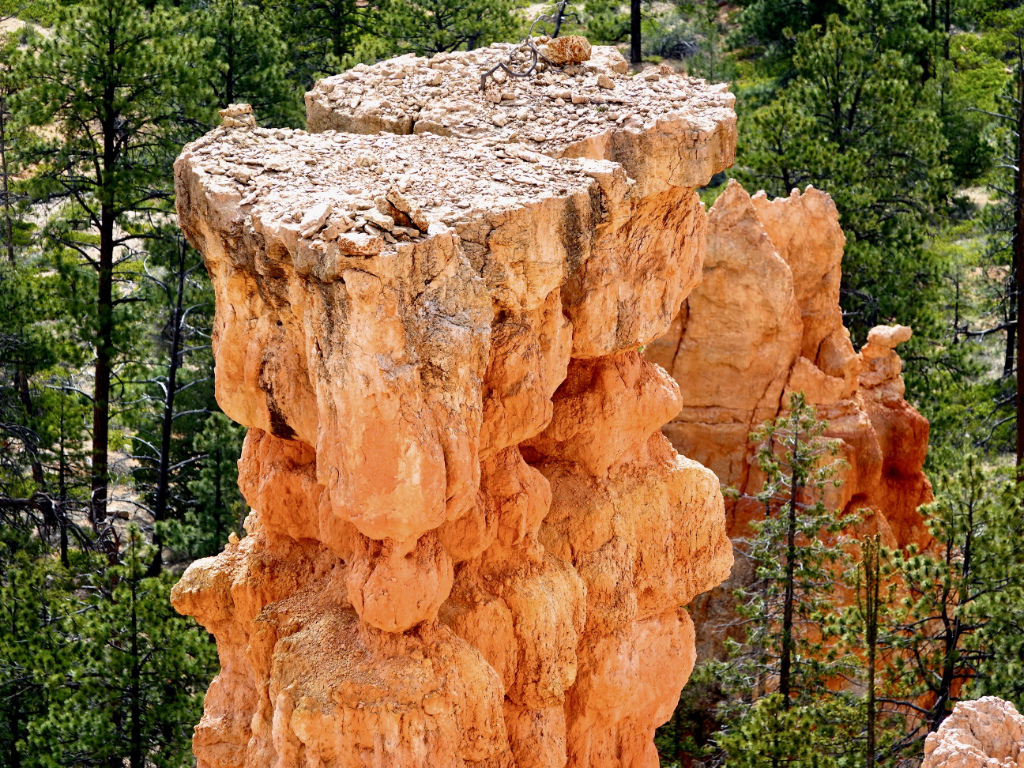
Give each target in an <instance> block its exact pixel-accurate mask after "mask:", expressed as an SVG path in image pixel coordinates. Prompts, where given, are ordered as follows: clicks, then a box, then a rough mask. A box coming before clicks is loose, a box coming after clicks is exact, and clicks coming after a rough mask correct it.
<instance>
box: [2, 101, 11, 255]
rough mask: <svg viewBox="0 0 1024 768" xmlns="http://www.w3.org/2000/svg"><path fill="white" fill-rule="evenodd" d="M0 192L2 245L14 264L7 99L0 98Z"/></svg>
mask: <svg viewBox="0 0 1024 768" xmlns="http://www.w3.org/2000/svg"><path fill="white" fill-rule="evenodd" d="M0 184H2V186H0V192H2V193H3V197H4V246H5V250H6V251H7V260H8V261H9V262H10V263H11V264H12V265H13V264H14V214H13V206H12V205H11V174H10V170H9V167H8V165H7V99H6V98H0Z"/></svg>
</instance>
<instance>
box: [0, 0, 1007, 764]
mask: <svg viewBox="0 0 1024 768" xmlns="http://www.w3.org/2000/svg"><path fill="white" fill-rule="evenodd" d="M555 10H556V9H554V8H553V6H551V5H550V4H548V5H545V4H541V3H535V4H528V3H526V2H524V1H523V0H413V1H411V2H406V1H404V0H370V1H369V2H368V1H367V0H294V1H293V2H285V1H284V0H0V768H56V767H58V766H60V767H68V768H70V767H72V766H74V767H75V768H78V767H81V768H115V767H117V768H120V767H121V766H128V767H130V768H147V767H149V766H153V767H154V768H184V767H185V766H193V765H196V759H195V757H194V756H193V753H192V736H193V728H194V727H195V725H196V724H197V723H198V722H199V720H200V718H201V717H202V714H203V702H204V695H205V694H206V691H207V688H208V686H209V685H210V682H211V680H212V679H213V678H214V677H215V675H217V674H218V671H219V669H220V661H219V660H218V654H217V646H216V644H215V643H214V642H213V639H212V636H211V635H209V634H208V633H207V631H206V630H205V629H204V628H203V627H201V626H200V625H199V624H198V623H196V621H194V620H193V619H192V618H189V617H186V616H182V615H179V614H178V613H177V612H176V611H175V610H174V609H173V608H172V606H171V599H170V594H171V590H172V588H173V587H174V585H175V583H176V582H177V581H178V580H179V578H181V575H182V573H183V572H184V571H185V569H186V568H187V567H188V566H189V564H191V563H192V562H194V561H196V560H198V559H200V558H206V557H210V556H213V555H216V554H218V553H219V552H220V551H221V550H222V549H223V548H224V546H225V544H226V543H227V542H228V541H229V540H231V541H237V540H238V539H239V538H244V537H245V536H246V530H245V528H244V527H243V523H244V521H245V519H246V516H247V515H248V513H249V511H250V510H249V507H248V505H247V503H246V500H245V499H244V498H243V496H242V494H241V492H240V491H239V487H238V480H239V478H238V474H239V471H238V466H237V463H238V460H239V457H240V455H241V451H242V445H243V439H244V438H245V434H246V433H245V428H244V427H242V426H240V425H239V424H236V423H234V422H233V421H232V420H231V419H229V418H228V417H227V416H226V415H225V414H224V413H222V412H221V409H220V408H219V407H218V403H217V398H216V397H215V382H214V356H213V352H212V350H211V341H212V336H213V328H214V323H215V301H214V292H213V288H212V286H211V280H210V276H209V274H208V272H207V269H206V267H205V265H204V261H203V256H202V255H201V254H200V253H199V252H198V251H197V250H195V249H194V248H193V247H192V245H190V244H189V243H188V242H187V241H186V239H185V236H184V234H183V233H182V231H181V230H180V229H179V228H178V224H177V218H176V213H175V181H174V162H175V159H176V158H177V157H178V155H179V154H180V153H181V151H182V147H183V146H184V145H185V144H187V143H189V142H192V141H195V140H197V139H198V138H200V137H201V136H203V135H204V134H206V133H207V132H209V131H211V130H212V129H213V128H215V127H216V126H218V125H220V123H221V116H220V115H219V112H218V111H219V110H221V109H223V108H225V107H227V106H228V105H229V104H237V103H246V104H250V105H251V106H252V111H253V114H254V115H255V117H256V120H257V121H258V123H259V125H260V126H262V127H266V128H295V129H304V128H305V127H306V117H305V107H304V102H303V95H304V94H305V93H306V92H307V91H309V90H310V89H311V88H313V86H314V84H315V83H316V82H317V81H318V80H319V79H321V78H324V77H327V76H330V75H336V74H339V73H343V72H346V71H348V70H350V69H352V68H353V67H358V66H359V65H371V64H373V63H375V62H378V61H381V60H383V59H387V58H391V57H395V56H402V55H405V54H415V55H417V56H428V57H430V56H434V55H435V54H439V53H447V52H454V51H468V50H474V49H478V48H481V47H486V46H489V45H491V44H492V43H495V42H509V43H515V42H518V41H520V40H522V39H523V38H524V37H526V36H527V35H528V34H529V30H530V28H531V24H532V23H533V22H534V19H536V18H537V17H539V16H541V15H543V14H550V13H552V12H553V11H555ZM568 11H569V12H568V13H567V15H566V16H565V18H564V19H563V20H562V21H561V25H562V29H561V30H560V32H561V34H562V35H568V34H573V35H583V36H586V37H587V38H588V39H589V40H590V42H591V43H592V44H593V45H595V46H596V45H614V46H617V47H618V48H619V50H620V51H621V52H622V54H623V55H624V56H625V57H626V59H627V60H629V62H630V67H631V70H630V71H631V72H632V71H638V72H639V71H641V70H642V69H643V68H644V67H645V66H651V65H656V66H657V65H660V66H662V67H670V68H672V70H673V71H675V72H679V73H685V74H687V75H689V76H692V77H698V78H703V79H704V80H706V81H708V82H709V83H716V84H718V83H721V84H728V88H729V90H730V91H731V92H732V93H733V94H735V96H736V102H735V111H736V114H737V120H738V123H737V126H738V129H737V130H738V144H737V150H736V161H735V164H734V165H733V166H732V167H731V168H729V169H728V170H726V171H724V172H720V173H717V174H716V175H715V176H714V177H713V178H712V179H711V182H710V184H709V185H708V186H705V187H703V188H702V189H700V190H699V194H700V199H701V201H703V203H704V204H705V205H706V206H707V208H709V209H710V208H711V206H712V205H713V204H714V203H715V201H716V199H718V197H719V195H722V194H724V193H725V191H726V189H727V187H728V185H729V183H730V182H731V181H732V180H736V181H738V182H740V183H741V184H742V185H743V186H744V187H745V188H746V189H747V190H749V191H750V192H751V193H754V192H755V191H757V190H764V191H765V192H766V193H767V195H768V196H769V198H772V197H786V196H788V195H789V194H790V191H791V190H792V189H793V188H799V189H800V190H804V189H805V188H806V187H807V186H808V185H812V186H813V187H814V188H815V189H818V190H822V191H824V192H827V193H828V194H829V195H831V198H832V200H833V201H834V202H835V206H836V208H837V209H838V212H839V222H840V224H841V226H842V231H843V232H844V233H845V237H846V244H845V251H844V255H843V260H842V284H841V292H840V301H841V307H842V317H843V323H844V324H845V326H846V327H847V328H848V329H849V332H850V336H851V339H852V342H853V345H854V347H856V348H857V349H860V348H861V347H862V346H864V345H865V344H866V343H867V342H868V334H869V332H870V331H871V329H872V328H874V327H875V326H878V325H897V324H898V325H906V326H910V327H912V328H913V336H912V337H911V338H910V340H909V341H907V342H906V343H904V344H903V345H902V346H901V347H900V351H899V354H900V357H901V358H902V361H903V372H902V375H903V378H904V381H905V384H906V394H905V397H906V401H907V403H910V404H912V405H913V407H914V408H916V409H917V410H918V411H919V412H920V413H921V415H923V416H924V417H925V418H926V419H927V420H928V422H929V423H930V435H929V438H928V451H927V461H926V464H925V466H924V471H925V473H926V474H927V476H928V478H929V479H930V482H931V485H932V492H933V494H934V498H933V500H932V501H931V502H929V503H927V504H925V505H924V506H923V507H921V509H920V513H921V515H922V517H923V519H924V524H925V525H926V526H927V533H928V537H929V541H931V542H932V543H931V544H930V546H928V547H926V548H922V547H918V546H916V545H910V546H906V547H892V546H888V545H887V544H886V541H885V540H884V537H882V536H879V535H857V536H851V535H848V534H849V532H850V531H851V530H852V529H854V528H856V529H857V530H859V531H863V530H867V528H866V527H865V524H863V523H864V521H863V520H860V519H857V520H854V519H852V518H851V516H850V514H849V513H848V511H847V512H844V511H843V510H842V509H837V508H834V507H833V505H830V503H829V500H830V499H831V498H833V497H834V496H835V494H833V493H832V490H833V489H834V488H835V486H836V485H837V484H838V483H840V482H841V480H840V479H839V478H838V474H837V472H838V470H837V468H838V467H839V466H840V464H841V463H842V459H841V457H839V456H838V455H837V453H838V449H837V447H836V445H835V444H834V442H833V441H831V440H830V439H828V436H827V435H826V430H827V428H828V424H827V422H826V420H825V419H823V418H821V417H820V416H819V414H818V413H817V412H816V410H815V408H814V407H813V405H812V404H810V403H808V402H807V401H806V399H805V398H804V397H803V395H802V394H800V393H791V396H790V395H787V397H788V398H789V399H788V402H787V404H786V407H785V409H784V413H780V415H779V416H778V418H775V419H770V420H768V421H764V422H763V423H754V424H752V425H751V434H750V444H751V446H752V453H751V455H752V457H753V459H752V460H753V462H754V464H755V465H756V467H757V471H758V472H759V473H760V474H759V475H758V476H759V477H760V476H763V484H762V487H761V489H760V490H759V491H757V492H756V493H755V494H748V497H749V498H747V502H749V504H750V505H751V508H756V509H757V510H759V513H758V515H757V519H756V520H754V521H753V522H752V523H751V524H750V526H749V530H747V531H746V532H745V533H744V534H743V536H742V537H741V538H739V539H734V553H735V557H736V560H737V562H740V561H742V562H743V564H744V568H745V569H746V570H745V571H744V572H745V573H747V574H748V578H747V579H746V580H743V581H739V582H736V583H734V584H732V583H731V584H732V585H731V586H730V587H729V588H728V589H729V590H730V591H729V595H730V599H732V600H733V605H734V611H733V613H731V614H730V618H729V622H728V627H723V628H722V630H721V632H722V638H723V639H722V642H721V643H720V644H719V647H718V653H716V654H714V657H709V658H701V657H698V662H697V665H696V667H695V669H694V671H693V673H692V674H691V676H690V678H689V682H688V683H687V684H686V686H685V687H684V688H683V691H682V695H681V698H680V700H679V703H678V705H677V706H676V708H675V711H674V713H673V714H672V715H671V717H670V718H669V719H668V721H667V722H666V723H665V724H664V725H662V726H661V727H660V728H659V729H658V730H657V732H656V734H655V744H656V746H657V750H658V755H659V757H660V761H661V765H662V766H666V767H667V766H674V767H676V768H684V767H685V768H692V767H697V766H699V767H702V768H710V767H711V766H729V767H730V768H732V767H733V766H735V767H736V768H755V767H756V768H762V767H763V768H777V767H779V766H789V767H790V768H811V767H812V766H813V767H814V768H831V767H834V768H847V767H851V768H852V767H853V766H865V768H873V767H874V766H879V767H880V768H881V767H882V766H889V767H892V768H897V767H899V768H904V767H906V768H910V767H911V766H919V765H921V761H922V757H923V754H924V749H925V740H926V739H927V737H928V736H929V734H931V733H934V732H935V731H937V730H938V729H939V728H940V726H941V725H942V724H943V722H944V721H945V720H946V719H947V717H948V716H949V715H950V713H951V712H952V711H953V708H954V707H955V705H956V704H957V703H958V702H961V701H968V700H973V699H978V698H980V697H983V696H997V697H1000V698H1001V699H1004V700H1006V701H1009V702H1011V703H1013V704H1014V705H1015V706H1016V707H1017V708H1018V709H1021V708H1022V707H1024V367H1021V362H1022V361H1021V357H1022V355H1024V331H1021V329H1020V328H1019V318H1021V316H1022V315H1024V4H1022V3H1020V2H1019V1H1018V0H729V1H725V2H723V1H720V0H659V1H657V2H652V1H651V0H632V2H631V3H619V2H615V1H614V0H579V1H578V2H577V3H575V4H574V5H570V6H569V8H568ZM535 34H536V31H535ZM666 71H667V70H666ZM566 98H568V97H566ZM570 106H571V105H570ZM311 130H312V129H311ZM410 226H411V225H410ZM392 242H393V240H392ZM736 386H742V382H739V383H737V384H736ZM722 490H723V493H724V494H725V497H726V500H727V504H728V503H732V502H730V499H732V500H733V501H735V499H736V497H737V496H738V495H739V492H738V491H730V489H729V488H726V487H724V485H723V489H722ZM730 493H731V494H732V495H731V496H730ZM698 629H699V628H698ZM1022 711H1024V710H1022ZM460 764H461V763H460ZM465 764H466V765H469V764H470V763H468V762H467V763H465ZM481 764H482V763H481ZM310 765H311V766H312V765H313V763H312V762H311V763H310ZM538 765H539V763H538ZM268 768H269V766H268Z"/></svg>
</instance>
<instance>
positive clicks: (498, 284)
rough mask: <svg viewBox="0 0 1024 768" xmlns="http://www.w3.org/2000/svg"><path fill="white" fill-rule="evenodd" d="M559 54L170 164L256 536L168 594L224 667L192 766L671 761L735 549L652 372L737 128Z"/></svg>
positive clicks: (715, 494)
mask: <svg viewBox="0 0 1024 768" xmlns="http://www.w3.org/2000/svg"><path fill="white" fill-rule="evenodd" d="M563 48H564V50H562V49H563ZM556 49H558V51H559V52H558V55H559V56H563V57H565V59H566V61H567V63H568V64H569V65H568V66H567V67H566V68H564V69H562V70H560V71H558V70H552V69H548V70H547V71H541V72H538V73H535V74H534V75H532V76H531V77H529V78H523V79H509V78H507V77H506V78H504V80H503V81H502V82H499V81H495V80H494V79H490V80H488V81H487V84H486V87H485V88H484V89H483V90H481V89H480V74H481V72H482V71H483V70H485V69H487V68H489V67H490V66H491V65H492V64H493V63H494V62H495V61H496V60H497V59H498V58H499V57H500V56H503V55H504V50H503V49H500V48H499V47H492V48H491V49H484V50H482V51H474V52H470V53H460V54H451V55H441V56H438V57H435V58H434V59H422V58H415V57H402V58H399V59H394V60H390V61H386V62H383V63H381V64H378V65H375V66H373V67H363V66H360V67H357V68H355V69H354V70H351V71H350V72H347V73H345V74H344V75H340V76H338V77H334V78H328V79H327V80H325V81H322V82H320V83H318V84H317V86H316V87H315V88H314V89H313V91H311V92H310V93H309V94H307V96H306V101H307V110H308V116H309V127H310V129H311V131H312V132H311V133H306V132H304V131H291V130H265V129H261V128H259V127H256V125H255V122H254V119H253V116H252V115H251V114H250V111H249V110H248V108H247V107H244V106H242V105H236V106H235V107H233V108H230V109H229V110H226V111H225V125H224V126H222V127H221V128H218V129H217V130H215V131H213V132H211V133H210V134H208V135H207V136H205V137H203V138H202V139H200V140H199V141H197V142H194V143H193V144H190V145H188V146H187V147H185V150H184V151H183V153H182V155H181V157H180V158H179V159H178V162H177V163H176V166H175V172H176V182H177V204H178V216H179V222H180V225H181V227H182V229H183V230H184V231H185V233H186V235H187V236H188V238H189V241H190V242H191V243H192V244H193V245H194V246H195V247H196V248H198V249H199V250H200V251H201V252H202V253H203V256H204V257H205V259H206V264H207V267H208V269H209V272H210V275H211V279H212V282H213V286H214V291H215V293H216V300H217V314H216V326H215V335H214V354H215V359H216V366H217V369H216V374H217V397H218V401H219V402H220V404H221V406H222V408H223V409H224V411H225V413H227V414H228V415H229V416H230V417H231V418H233V419H234V420H236V421H238V422H239V423H241V424H244V425H245V426H247V427H248V428H249V433H248V436H247V438H246V441H245V446H244V450H243V454H242V458H241V460H240V462H239V470H240V472H239V485H240V487H241V489H242V492H243V493H244V495H245V497H246V499H247V501H248V502H249V504H250V506H251V507H252V510H253V511H252V513H251V514H250V516H249V519H248V520H247V523H246V530H247V532H248V535H246V536H245V537H244V538H242V539H241V540H235V539H233V540H232V541H231V542H230V543H229V544H228V546H227V547H226V549H225V550H224V552H223V553H221V554H220V555H218V556H217V557H214V558H208V559H205V560H201V561H198V562H196V563H194V564H193V565H192V566H191V567H190V568H189V570H188V571H187V572H186V573H185V575H184V577H183V578H182V580H181V582H180V583H179V584H178V586H177V587H176V589H175V591H174V594H173V600H174V604H175V606H176V607H177V609H178V610H179V611H181V612H183V613H187V614H190V615H193V616H195V617H196V618H197V619H198V620H199V621H200V622H201V623H202V624H203V625H204V626H206V627H207V628H208V629H209V630H210V631H211V632H212V633H213V634H214V635H215V637H216V640H217V645H218V649H219V652H220V656H221V663H222V670H221V674H220V675H219V676H218V677H217V678H216V679H215V680H214V682H213V684H212V685H211V687H210V690H209V693H208V695H207V698H206V710H205V714H204V717H203V720H202V721H201V722H200V724H199V725H198V727H197V729H196V736H195V741H194V746H195V752H196V756H197V759H198V762H199V765H200V766H202V767H203V768H228V767H229V766H230V767H232V768H235V767H238V768H241V767H243V766H245V767H246V768H265V767H266V766H279V767H280V768H285V767H287V768H292V767H293V766H294V767H295V768H298V766H303V767H305V766H323V767H325V768H326V767H328V766H330V767H333V766H346V767H347V766H384V765H388V766H391V765H394V766H403V768H405V767H407V766H408V767H415V766H424V767H425V766H431V767H433V766H470V765H472V766H518V767H519V768H526V767H527V766H529V767H531V768H532V767H534V766H537V767H540V766H544V767H547V766H566V765H571V766H580V767H581V768H582V767H583V766H623V767H625V766H631V767H632V766H651V768H653V767H654V766H656V765H657V764H658V758H657V753H656V751H655V749H654V746H653V734H654V729H655V728H656V727H657V726H658V725H659V724H661V723H662V722H664V721H665V720H667V719H668V717H669V716H670V714H671V712H672V710H673V708H674V705H675V702H676V700H677V697H678V695H679V691H680V689H681V687H682V686H683V684H684V683H685V682H686V679H687V677H688V676H689V674H690V670H691V668H692V666H693V663H694V658H695V649H694V627H693V624H692V622H691V620H690V617H689V615H688V613H687V612H686V611H685V610H683V609H682V608H681V606H683V605H685V604H687V603H688V602H690V601H691V600H692V599H693V598H694V597H695V596H696V595H697V594H699V593H700V592H703V591H706V590H708V589H710V588H711V587H713V586H715V585H716V584H718V583H720V582H721V581H722V580H723V579H725V578H726V576H727V575H728V573H729V569H730V566H731V563H732V548H731V544H730V542H729V539H728V537H727V535H726V526H725V514H724V506H723V500H722V495H721V493H720V490H719V483H718V480H717V478H716V477H715V475H714V474H713V473H712V472H711V471H710V470H708V469H706V468H704V467H703V466H701V465H700V464H698V463H696V462H695V461H692V460H690V459H688V458H685V457H684V456H681V455H679V454H677V453H676V451H675V450H673V448H672V446H671V445H670V443H669V441H668V440H667V439H666V438H665V437H664V436H663V435H662V434H661V427H662V425H664V424H665V423H666V422H668V421H669V420H671V419H672V418H673V416H675V414H676V413H677V412H678V411H679V408H680V406H681V404H682V402H681V400H680V393H679V387H678V385H677V384H676V382H675V381H674V380H673V379H672V377H671V376H670V375H668V374H667V373H666V372H665V371H664V370H662V369H661V368H660V367H659V366H658V365H656V364H655V363H653V362H650V361H649V360H646V359H645V358H644V357H643V356H642V354H641V353H640V350H641V349H642V348H643V347H644V345H647V344H649V343H650V342H652V341H653V340H655V339H657V338H659V337H661V336H663V335H664V334H665V333H666V332H668V331H669V328H670V325H671V322H672V319H673V317H674V316H675V315H676V313H677V312H678V310H679V307H680V306H681V305H682V304H683V302H684V300H685V299H686V297H687V295H688V294H689V293H690V292H691V291H692V290H693V289H694V287H695V286H696V285H697V284H698V283H699V282H700V279H701V270H702V263H703V259H704V252H705V237H706V229H707V217H706V215H705V212H704V210H703V207H702V205H701V203H700V201H699V199H698V196H697V194H696V191H695V187H697V186H699V185H701V184H704V183H706V182H707V180H708V179H709V178H710V176H711V175H712V174H713V173H715V172H717V171H719V170H721V169H722V168H724V167H726V166H727V165H729V164H730V163H731V162H732V158H733V154H734V149H735V114H734V113H733V110H732V105H733V99H732V96H731V95H730V94H728V93H727V92H725V90H724V89H723V88H722V87H712V86H708V85H706V84H705V83H703V82H702V81H699V80H692V79H689V78H686V77H681V76H679V75H676V74H674V73H671V72H670V71H668V70H658V69H652V70H649V71H647V72H645V73H641V74H640V75H638V76H635V77H629V76H627V75H626V69H627V68H626V66H625V62H624V60H622V58H621V56H619V55H618V54H617V53H616V52H615V51H614V50H613V49H609V48H600V47H594V48H593V49H590V48H589V46H583V45H582V44H580V43H568V44H565V45H562V46H558V45H551V44H550V43H549V44H548V48H547V49H546V50H550V51H552V55H553V56H554V55H555V53H554V51H555V50H556ZM586 51H590V54H591V56H592V58H591V59H590V60H588V61H583V62H580V63H572V61H573V58H572V57H576V58H582V56H584V55H585V53H586ZM499 80H501V78H499Z"/></svg>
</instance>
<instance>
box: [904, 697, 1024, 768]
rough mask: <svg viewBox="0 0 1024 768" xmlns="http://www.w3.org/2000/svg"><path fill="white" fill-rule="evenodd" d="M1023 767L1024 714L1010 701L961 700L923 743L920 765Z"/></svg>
mask: <svg viewBox="0 0 1024 768" xmlns="http://www.w3.org/2000/svg"><path fill="white" fill-rule="evenodd" d="M940 767H941V768H1024V717H1022V716H1021V715H1020V714H1019V713H1018V712H1017V709H1016V707H1014V706H1013V704H1011V703H1010V702H1008V701H1003V700H1002V699H998V698H996V697H995V696H984V697H982V698H980V699H978V700H977V701H961V702H960V703H958V704H957V705H956V707H955V708H954V709H953V712H952V713H951V714H950V715H949V717H947V718H946V719H945V720H944V721H943V722H942V725H940V726H939V729H938V730H937V731H936V732H935V733H931V734H929V735H928V738H927V739H926V740H925V743H924V762H923V763H921V768H940Z"/></svg>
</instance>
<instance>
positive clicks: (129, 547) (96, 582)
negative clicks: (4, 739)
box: [33, 526, 216, 768]
mask: <svg viewBox="0 0 1024 768" xmlns="http://www.w3.org/2000/svg"><path fill="white" fill-rule="evenodd" d="M152 558H153V553H152V550H151V548H150V547H148V546H146V544H145V542H144V540H143V538H142V535H141V533H140V532H139V530H138V528H135V527H134V526H133V527H132V528H130V529H129V530H128V532H127V534H126V541H125V542H124V547H123V551H122V553H121V557H120V559H119V561H118V563H117V564H116V565H113V566H109V565H108V564H107V562H106V558H95V557H93V559H92V566H93V568H92V570H88V569H85V568H83V569H81V570H80V572H79V576H78V581H79V583H78V593H79V594H81V595H84V597H83V598H81V599H82V603H81V605H79V606H76V608H77V610H76V611H75V613H74V615H73V616H69V617H68V618H67V620H66V621H64V622H63V624H62V627H61V629H62V631H63V632H64V633H65V637H66V639H67V641H68V642H69V643H70V645H69V646H68V648H67V650H66V651H65V653H64V654H62V657H61V658H60V659H59V660H55V662H54V664H53V666H52V667H51V668H50V670H49V675H48V677H49V680H50V686H49V688H48V691H47V693H48V696H49V697H50V698H49V702H50V703H49V707H48V710H47V712H46V714H45V716H44V717H42V718H40V719H39V720H38V722H37V723H36V724H35V725H34V728H33V740H34V742H35V744H36V748H37V749H38V748H39V747H45V749H44V750H43V751H41V752H39V753H38V754H40V755H46V754H48V755H49V756H50V757H49V758H48V759H47V760H45V761H44V764H49V765H54V766H56V765H62V766H64V765H73V766H83V767H85V766H104V767H109V768H113V766H118V768H121V766H129V767H130V768H146V766H157V767H158V768H177V767H178V766H182V768H184V766H188V765H191V764H192V755H191V750H190V739H191V732H192V727H193V725H194V724H195V722H196V721H197V720H198V719H199V716H200V714H201V711H202V699H203V691H204V690H205V688H206V685H207V684H208V683H209V680H210V678H211V677H212V673H213V671H214V669H215V664H216V651H215V648H214V646H213V644H212V643H210V642H209V640H208V639H207V636H206V633H205V632H204V631H203V630H201V629H200V628H199V627H197V626H196V624H195V622H194V621H192V620H191V619H188V618H185V617H182V616H179V615H177V614H176V613H175V612H174V610H173V609H172V608H171V605H170V597H169V596H170V589H171V586H172V585H173V582H174V579H173V578H172V577H171V576H170V575H169V574H163V575H161V576H160V577H157V578H152V577H147V576H146V571H147V568H148V566H149V563H150V562H151V561H152Z"/></svg>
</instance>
